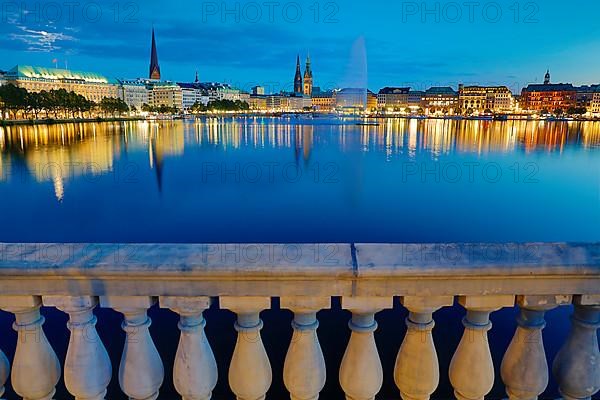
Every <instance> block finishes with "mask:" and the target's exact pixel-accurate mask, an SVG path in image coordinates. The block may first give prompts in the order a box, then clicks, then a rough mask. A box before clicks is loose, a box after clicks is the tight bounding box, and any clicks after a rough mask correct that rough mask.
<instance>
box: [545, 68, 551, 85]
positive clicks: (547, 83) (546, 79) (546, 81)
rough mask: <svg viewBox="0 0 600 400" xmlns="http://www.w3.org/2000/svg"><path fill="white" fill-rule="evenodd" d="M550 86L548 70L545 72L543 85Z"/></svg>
mask: <svg viewBox="0 0 600 400" xmlns="http://www.w3.org/2000/svg"><path fill="white" fill-rule="evenodd" d="M549 84H550V70H548V71H546V76H545V77H544V85H549Z"/></svg>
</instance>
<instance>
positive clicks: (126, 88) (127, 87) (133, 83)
mask: <svg viewBox="0 0 600 400" xmlns="http://www.w3.org/2000/svg"><path fill="white" fill-rule="evenodd" d="M119 98H120V99H121V100H123V101H124V102H125V104H127V105H128V106H129V108H130V109H133V108H135V109H136V110H138V111H139V110H141V109H142V106H143V105H144V104H150V91H149V89H148V87H147V85H146V83H145V82H144V81H142V80H139V79H133V80H124V79H120V80H119Z"/></svg>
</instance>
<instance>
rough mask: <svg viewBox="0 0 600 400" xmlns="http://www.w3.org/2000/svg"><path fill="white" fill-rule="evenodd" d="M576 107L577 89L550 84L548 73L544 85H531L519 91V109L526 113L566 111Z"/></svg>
mask: <svg viewBox="0 0 600 400" xmlns="http://www.w3.org/2000/svg"><path fill="white" fill-rule="evenodd" d="M576 105H577V89H576V88H575V87H574V86H573V85H572V84H570V83H558V84H553V83H550V71H548V72H546V76H545V77H544V84H542V85H540V84H531V85H529V86H527V87H526V88H523V90H522V91H521V107H522V108H523V109H524V110H528V111H547V112H553V111H555V110H557V109H560V110H563V111H566V110H567V109H569V108H570V107H575V106H576Z"/></svg>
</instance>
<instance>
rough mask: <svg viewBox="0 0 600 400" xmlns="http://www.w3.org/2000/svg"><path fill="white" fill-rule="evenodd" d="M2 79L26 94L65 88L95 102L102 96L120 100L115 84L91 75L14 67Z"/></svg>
mask: <svg viewBox="0 0 600 400" xmlns="http://www.w3.org/2000/svg"><path fill="white" fill-rule="evenodd" d="M4 79H5V83H11V84H13V85H15V86H18V87H21V88H24V89H26V90H27V91H29V92H41V91H43V90H45V91H50V90H59V89H64V90H66V91H67V92H71V91H72V92H75V93H77V94H79V95H81V96H83V97H85V98H86V99H88V100H92V101H95V102H97V103H99V102H100V101H101V100H102V99H103V98H105V97H113V98H116V97H119V84H118V82H117V81H116V80H114V79H109V78H106V77H104V76H102V75H100V74H97V73H94V72H82V71H71V70H67V69H57V68H44V67H34V66H29V65H16V66H15V67H13V68H12V69H11V70H9V71H7V72H6V74H5V76H4Z"/></svg>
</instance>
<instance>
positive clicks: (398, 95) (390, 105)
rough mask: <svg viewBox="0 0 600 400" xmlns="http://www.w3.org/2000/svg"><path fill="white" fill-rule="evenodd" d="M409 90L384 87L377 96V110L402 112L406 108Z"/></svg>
mask: <svg viewBox="0 0 600 400" xmlns="http://www.w3.org/2000/svg"><path fill="white" fill-rule="evenodd" d="M409 92H410V88H408V87H406V88H398V87H385V88H383V89H381V90H380V91H379V93H378V94H377V108H380V109H384V110H387V111H404V109H405V108H406V107H408V94H409Z"/></svg>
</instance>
